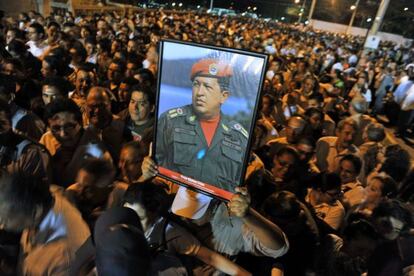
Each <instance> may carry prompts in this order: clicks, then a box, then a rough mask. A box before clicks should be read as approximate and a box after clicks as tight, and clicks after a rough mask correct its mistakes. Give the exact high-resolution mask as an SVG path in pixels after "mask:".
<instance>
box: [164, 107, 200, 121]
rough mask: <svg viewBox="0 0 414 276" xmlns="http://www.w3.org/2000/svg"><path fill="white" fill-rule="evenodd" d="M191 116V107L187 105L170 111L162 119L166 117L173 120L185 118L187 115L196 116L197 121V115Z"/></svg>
mask: <svg viewBox="0 0 414 276" xmlns="http://www.w3.org/2000/svg"><path fill="white" fill-rule="evenodd" d="M191 114H192V112H191V107H190V106H189V105H186V106H182V107H177V108H172V109H169V110H167V111H165V112H164V113H163V114H162V115H161V117H166V118H167V119H168V120H172V119H175V118H180V117H185V116H187V115H190V116H194V120H195V115H191Z"/></svg>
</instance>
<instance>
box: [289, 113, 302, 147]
mask: <svg viewBox="0 0 414 276" xmlns="http://www.w3.org/2000/svg"><path fill="white" fill-rule="evenodd" d="M302 130H303V125H302V123H301V122H300V120H297V119H295V118H292V119H290V120H289V122H288V125H287V126H286V139H287V141H288V142H289V143H290V144H294V143H296V142H297V139H298V138H299V136H300V135H301V133H302Z"/></svg>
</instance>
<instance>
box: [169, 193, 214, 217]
mask: <svg viewBox="0 0 414 276" xmlns="http://www.w3.org/2000/svg"><path fill="white" fill-rule="evenodd" d="M210 201H211V197H209V196H206V195H204V194H201V193H198V192H194V191H192V190H190V189H187V188H185V187H180V188H179V189H178V191H177V194H176V195H175V198H174V201H173V204H172V206H171V210H172V212H173V213H174V214H176V215H178V216H182V217H185V218H190V219H199V218H201V217H202V216H203V215H204V214H205V213H206V211H207V209H208V206H209V205H210Z"/></svg>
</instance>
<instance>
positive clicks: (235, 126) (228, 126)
mask: <svg viewBox="0 0 414 276" xmlns="http://www.w3.org/2000/svg"><path fill="white" fill-rule="evenodd" d="M222 127H223V128H224V130H227V131H230V130H231V131H234V132H236V133H238V134H240V135H241V137H243V139H246V140H247V139H249V132H248V131H247V130H246V129H245V128H244V127H243V126H242V125H241V124H240V123H238V122H236V121H230V122H228V123H226V122H222Z"/></svg>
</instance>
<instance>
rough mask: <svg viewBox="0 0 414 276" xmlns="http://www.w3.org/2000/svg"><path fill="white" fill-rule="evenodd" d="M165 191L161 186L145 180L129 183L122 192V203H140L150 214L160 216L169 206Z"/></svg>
mask: <svg viewBox="0 0 414 276" xmlns="http://www.w3.org/2000/svg"><path fill="white" fill-rule="evenodd" d="M167 197H168V196H167V193H166V192H165V190H164V189H163V188H161V186H158V185H155V184H153V183H151V181H147V182H144V183H138V184H131V185H130V186H129V187H128V189H127V190H126V191H125V194H124V197H123V199H124V203H129V204H134V203H139V204H141V205H142V206H143V207H144V209H145V210H146V211H147V212H149V213H152V214H155V215H159V216H162V215H163V214H165V213H166V212H167V210H168V208H169V206H168V204H167V202H168V198H167Z"/></svg>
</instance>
